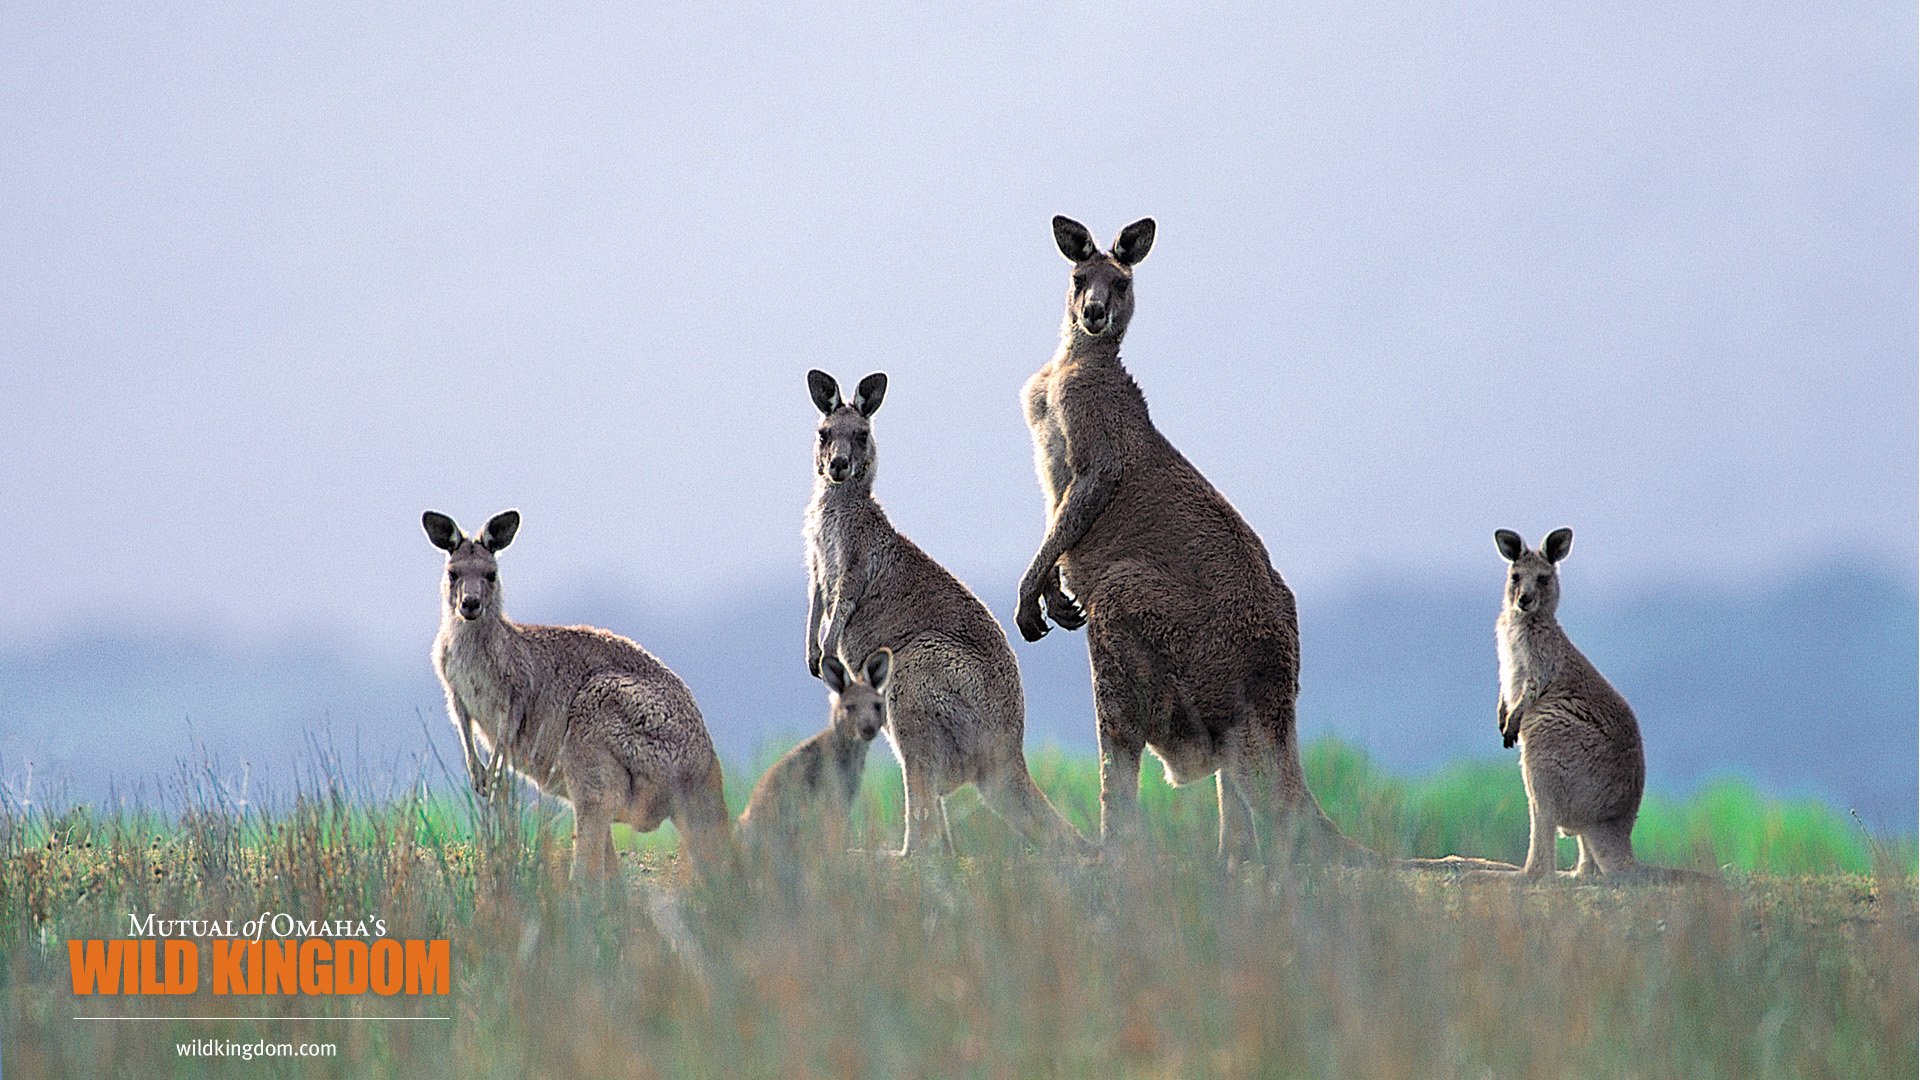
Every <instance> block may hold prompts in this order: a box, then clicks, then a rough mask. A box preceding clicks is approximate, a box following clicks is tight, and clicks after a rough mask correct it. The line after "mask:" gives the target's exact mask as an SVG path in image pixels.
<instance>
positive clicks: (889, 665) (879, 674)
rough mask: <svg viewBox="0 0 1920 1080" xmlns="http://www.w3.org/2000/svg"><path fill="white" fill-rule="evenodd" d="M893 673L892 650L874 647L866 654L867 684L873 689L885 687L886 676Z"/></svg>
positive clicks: (883, 688)
mask: <svg viewBox="0 0 1920 1080" xmlns="http://www.w3.org/2000/svg"><path fill="white" fill-rule="evenodd" d="M892 674H893V650H892V649H887V648H880V649H875V650H873V651H872V652H870V653H868V654H867V663H866V676H867V685H868V686H871V687H873V688H874V689H875V690H885V689H886V688H887V677H888V676H890V675H892Z"/></svg>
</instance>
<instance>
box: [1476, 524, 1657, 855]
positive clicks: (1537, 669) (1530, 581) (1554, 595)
mask: <svg viewBox="0 0 1920 1080" xmlns="http://www.w3.org/2000/svg"><path fill="white" fill-rule="evenodd" d="M1494 543H1495V546H1496V547H1498V548H1499V550H1500V555H1501V557H1502V558H1503V559H1505V560H1506V561H1507V564H1508V569H1507V583H1506V589H1505V598H1504V600H1503V602H1502V604H1501V607H1500V618H1499V621H1498V622H1497V623H1496V624H1495V633H1496V637H1497V643H1498V647H1499V653H1500V700H1499V704H1498V706H1497V708H1496V713H1495V716H1496V719H1497V720H1498V722H1499V726H1500V737H1501V741H1502V742H1503V743H1504V744H1505V745H1507V746H1512V745H1514V743H1516V742H1518V743H1519V744H1520V775H1521V777H1522V779H1524V780H1525V782H1526V787H1527V813H1528V815H1529V817H1530V818H1531V819H1532V826H1531V833H1530V835H1529V839H1528V842H1527V862H1526V865H1525V867H1524V868H1523V872H1524V873H1525V874H1527V875H1528V876H1529V877H1538V876H1541V875H1544V874H1547V873H1549V872H1551V871H1552V870H1553V869H1554V863H1555V850H1554V830H1555V829H1556V828H1557V829H1559V830H1560V831H1561V832H1563V833H1566V834H1568V835H1570V836H1574V837H1576V838H1578V840H1579V842H1580V860H1579V864H1578V865H1577V866H1576V867H1575V868H1574V873H1575V874H1576V875H1577V876H1580V877H1587V876H1591V875H1595V874H1624V873H1630V872H1636V871H1638V870H1639V869H1640V867H1639V864H1638V863H1637V862H1636V861H1635V859H1634V857H1633V823H1634V820H1635V818H1637V817H1638V816H1639V813H1640V795H1641V792H1642V790H1643V789H1644V787H1645V786H1646V778H1647V765H1646V757H1645V754H1644V752H1643V750H1642V749H1641V745H1640V725H1639V724H1638V722H1636V721H1635V720H1634V716H1633V710H1632V709H1631V708H1629V707H1628V705H1627V700H1626V698H1624V697H1621V696H1620V693H1619V691H1617V690H1615V689H1614V688H1613V686H1612V685H1611V684H1609V683H1608V682H1607V680H1606V679H1605V678H1604V677H1603V676H1601V674H1600V672H1599V670H1598V669H1596V668H1595V667H1594V666H1593V664H1592V663H1591V662H1589V661H1588V660H1587V658H1586V656H1584V655H1582V653H1581V652H1580V650H1579V649H1576V648H1574V646H1573V642H1572V641H1571V640H1569V639H1568V637H1567V634H1566V631H1564V630H1562V629H1560V621H1559V619H1558V618H1557V617H1556V614H1557V612H1558V611H1559V608H1560V569H1559V566H1558V565H1557V564H1558V563H1559V561H1560V560H1561V559H1563V558H1565V557H1566V554H1567V552H1568V551H1569V550H1570V549H1571V548H1572V546H1573V530H1571V529H1558V530H1556V531H1554V532H1553V533H1551V534H1550V535H1549V536H1548V537H1547V539H1546V541H1545V542H1543V543H1542V544H1541V545H1540V550H1534V549H1531V548H1528V547H1527V546H1526V544H1525V543H1524V542H1523V541H1522V540H1521V539H1520V536H1519V534H1517V533H1514V532H1511V531H1509V530H1507V529H1501V530H1499V531H1498V532H1496V533H1495V534H1494Z"/></svg>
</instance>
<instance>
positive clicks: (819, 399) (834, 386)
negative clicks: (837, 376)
mask: <svg viewBox="0 0 1920 1080" xmlns="http://www.w3.org/2000/svg"><path fill="white" fill-rule="evenodd" d="M807 392H808V393H809V394H812V395H813V407H814V408H816V409H819V410H820V411H821V412H822V413H830V412H832V411H833V410H835V409H837V408H839V407H840V406H842V405H844V404H846V402H844V401H841V400H840V384H839V383H837V382H835V381H834V378H833V376H831V375H829V374H827V373H826V372H824V371H821V370H820V369H819V368H815V369H814V370H812V371H809V372H807Z"/></svg>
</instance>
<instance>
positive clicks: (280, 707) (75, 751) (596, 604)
mask: <svg viewBox="0 0 1920 1080" xmlns="http://www.w3.org/2000/svg"><path fill="white" fill-rule="evenodd" d="M983 593H984V595H986V596H988V597H989V598H990V601H991V599H992V598H996V597H998V598H1005V597H1010V596H1012V595H1013V588H1012V584H1011V583H1010V582H1009V583H1001V584H999V585H998V586H994V585H991V584H989V585H987V587H986V588H984V589H983ZM1497 602H1498V598H1497V596H1493V595H1489V594H1488V591H1487V590H1485V589H1477V588H1476V589H1448V588H1439V587H1432V586H1420V585H1412V584H1393V583H1388V584H1383V585H1382V586H1381V587H1380V588H1378V589H1377V590H1369V591H1353V592H1348V593H1345V594H1343V595H1336V596H1327V597H1315V596H1302V597H1301V598H1300V603H1301V620H1302V634H1303V638H1304V641H1305V656H1304V663H1303V669H1304V670H1303V672H1302V683H1303V691H1302V697H1301V710H1300V711H1301V728H1302V733H1303V735H1304V736H1305V737H1307V738H1312V737H1314V736H1316V735H1321V734H1334V735H1338V736H1339V737H1341V738H1342V739H1345V740H1347V741H1349V742H1353V743H1357V744H1359V745H1361V746H1364V747H1365V748H1367V750H1368V751H1369V752H1370V753H1372V754H1373V756H1374V757H1375V758H1376V759H1377V760H1378V761H1379V762H1380V763H1381V764H1382V765H1384V766H1386V767H1387V768H1389V769H1393V770H1397V771H1406V772H1419V771H1423V770H1427V769H1431V768H1433V767H1436V766H1438V765H1440V764H1442V763H1444V762H1447V761H1450V760H1454V759H1458V758H1461V757H1499V756H1501V755H1502V753H1503V752H1502V751H1501V748H1500V744H1499V739H1498V736H1497V734H1496V733H1495V730H1494V721H1493V703H1494V695H1495V660H1494V651H1493V619H1494V615H1495V613H1496V607H1497ZM804 604H805V598H804V595H803V593H802V591H801V586H800V583H799V582H798V581H795V582H793V583H792V584H791V585H790V586H789V585H784V584H783V585H780V586H766V587H762V588H757V589H752V590H747V591H744V592H742V593H740V594H738V595H735V596H733V597H730V598H725V599H723V600H720V601H717V602H716V604H715V605H714V606H713V607H712V608H709V609H704V610H699V611H691V612H687V611H675V612H666V611H660V610H656V609H654V608H652V607H650V606H649V605H648V604H646V603H644V602H642V601H641V600H639V599H637V598H634V597H623V596H618V595H609V594H604V593H594V594H586V593H583V594H581V595H579V596H576V597H574V598H572V599H571V600H569V601H567V602H566V603H564V604H563V605H560V607H561V608H562V609H563V610H566V611H567V612H568V613H569V618H570V621H579V622H591V623H597V624H601V625H607V626H612V627H614V628H616V629H619V630H621V631H623V632H625V633H628V634H631V635H633V636H634V637H636V638H638V639H639V640H641V641H642V642H643V643H645V644H646V645H647V646H648V647H649V648H650V649H652V650H653V651H654V652H656V653H658V654H659V655H660V656H661V657H662V658H663V659H665V660H666V661H667V662H668V663H669V664H671V665H672V666H673V667H674V668H675V669H676V670H677V671H679V672H680V673H681V675H682V676H683V677H685V678H686V679H687V681H688V682H689V683H690V684H691V685H692V687H693V689H694V693H695V695H696V696H697V697H698V699H699V701H700V704H701V709H702V711H703V712H704V713H705V714H706V717H707V722H708V725H709V727H710V728H711V729H712V731H713V733H714V736H715V739H716V740H717V741H718V742H719V744H720V746H721V752H722V754H723V755H725V756H726V757H727V758H728V759H729V760H730V761H739V762H742V763H743V764H744V763H748V762H752V761H754V760H755V759H756V758H757V757H758V755H759V754H761V753H762V752H764V751H766V750H767V749H769V748H771V747H772V746H773V745H774V744H776V743H778V742H780V741H781V740H783V739H785V738H788V737H790V736H793V735H796V734H799V733H802V732H806V731H810V730H812V729H813V728H815V727H816V726H817V725H818V724H820V723H821V722H822V719H823V716H824V694H823V692H822V690H821V689H820V686H819V684H818V683H817V682H815V681H814V680H812V679H811V678H809V677H808V676H807V674H806V671H805V667H804V665H803V663H802V659H801V656H802V654H801V640H802V636H803V633H804V631H803V629H802V627H803V626H804V611H805V608H804ZM1567 605H1568V606H1567V607H1566V609H1565V610H1563V612H1562V617H1563V622H1564V623H1565V625H1566V626H1567V628H1568V631H1569V632H1570V633H1571V634H1572V635H1573V637H1574V640H1575V641H1576V642H1577V643H1578V644H1579V645H1580V647H1581V648H1582V649H1583V650H1584V651H1585V652H1586V653H1587V654H1588V655H1589V656H1590V657H1592V658H1593V659H1594V660H1595V662H1596V663H1598V664H1599V666H1600V668H1601V670H1602V671H1603V672H1605V673H1606V675H1607V677H1608V678H1609V679H1611V680H1612V681H1613V682H1614V684H1615V685H1616V686H1618V687H1619V688H1620V689H1621V690H1622V691H1623V692H1624V693H1625V694H1626V695H1627V698H1628V700H1630V701H1631V702H1632V703H1633V705H1634V708H1635V711H1636V712H1637V713H1638V714H1639V716H1640V721H1641V727H1642V730H1643V732H1644V734H1645V737H1646V743H1647V754H1648V761H1649V771H1650V774H1651V783H1652V785H1653V786H1654V787H1655V788H1657V789H1663V790H1668V791H1675V792H1684V791H1687V790H1690V789H1691V788H1692V787H1694V786H1696V785H1697V784H1698V783H1700V782H1701V781H1702V780H1704V779H1706V778H1708V777H1711V776H1713V775H1716V774H1720V773H1724V772H1735V773H1740V774H1744V775H1747V776H1750V777H1752V778H1753V779H1755V780H1756V781H1758V782H1759V783H1760V784H1761V785H1762V786H1763V787H1765V788H1768V789H1770V790H1773V791H1775V792H1779V793H1785V794H1812V795H1816V796H1819V797H1821V798H1823V799H1826V800H1828V801H1830V802H1832V803H1834V804H1835V805H1838V806H1841V807H1850V808H1855V809H1858V810H1859V811H1860V812H1861V814H1862V815H1863V816H1865V817H1866V818H1867V819H1868V820H1869V821H1870V822H1872V823H1874V824H1875V825H1876V826H1878V827H1886V828H1897V829H1899V830H1901V831H1909V832H1910V831H1912V830H1913V828H1914V825H1915V817H1916V787H1917V786H1920V785H1917V784H1916V761H1917V760H1920V747H1917V746H1916V742H1917V741H1920V673H1917V672H1916V667H1917V666H1920V665H1917V657H1920V627H1917V626H1916V622H1917V619H1916V612H1917V610H1920V600H1917V599H1916V596H1915V594H1914V591H1913V589H1912V588H1910V587H1908V586H1907V585H1905V584H1904V583H1901V582H1898V581H1895V580H1893V579H1891V578H1889V577H1888V576H1887V575H1885V574H1882V573H1877V572H1874V571H1871V570H1866V569H1861V568H1858V567H1848V566H1832V567H1827V568H1824V569H1821V570H1818V571H1815V572H1809V573H1806V574H1803V575H1800V576H1798V577H1795V578H1793V579H1791V580H1789V581H1787V582H1785V583H1783V584H1782V585H1780V586H1779V587H1777V588H1772V589H1769V590H1766V591H1761V592H1730V591H1709V590H1702V589H1697V588H1694V589H1681V588H1674V589H1668V590H1661V591H1649V592H1646V593H1643V594H1641V595H1639V596H1637V597H1635V598H1633V599H1630V600H1627V601H1623V602H1618V603H1610V604H1609V603H1592V604H1589V603H1585V602H1583V601H1582V599H1581V598H1580V597H1579V596H1578V595H1577V594H1576V595H1574V596H1572V597H1570V598H1569V600H1568V601H1567ZM1008 606H1009V605H1008V604H1004V603H1003V604H999V605H997V608H996V613H997V614H1000V615H1002V616H1004V615H1006V612H1005V611H1000V610H998V608H1005V607H1008ZM1018 651H1019V654H1020V663H1021V666H1022V670H1023V671H1024V673H1025V679H1026V684H1027V698H1028V712H1029V720H1028V741H1029V744H1030V745H1039V744H1042V743H1046V742H1049V741H1051V742H1058V743H1060V744H1062V745H1065V746H1068V747H1070V748H1080V749H1086V750H1091V749H1092V747H1093V719H1092V715H1093V714H1092V700H1091V695H1090V693H1089V689H1088V676H1087V660H1086V651H1085V645H1084V643H1083V641H1082V639H1081V638H1080V636H1079V635H1077V634H1066V633H1062V632H1058V631H1056V632H1055V633H1054V634H1052V635H1050V636H1049V637H1048V638H1047V639H1046V640H1044V641H1042V642H1040V643H1038V644H1035V645H1026V644H1024V643H1022V644H1020V645H1019V646H1018ZM423 726H424V730H425V731H426V732H427V733H428V734H427V735H426V736H423V734H422V730H423ZM429 737H430V738H431V739H432V740H433V741H434V743H435V744H436V745H437V746H438V748H439V752H440V754H441V757H442V758H443V759H444V761H445V763H446V765H447V766H448V767H449V768H451V769H453V770H455V771H458V770H459V768H460V763H459V753H458V750H457V748H456V746H455V743H454V739H453V735H452V729H451V727H450V725H449V724H448V723H447V721H446V719H445V715H444V706H443V705H442V702H441V697H440V692H439V687H438V685H437V684H436V683H435V682H434V680H433V675H432V672H431V670H430V669H429V667H428V663H427V659H426V642H424V641H422V642H421V643H420V645H419V647H418V648H416V649H412V650H405V651H404V654H396V655H381V656H368V655H362V654H357V653H355V652H354V651H353V650H351V649H348V648H345V647H342V646H339V645H337V644H329V643H325V642H314V643H302V642H290V641H279V642H270V643H265V644H262V645H259V646H257V647H251V648H231V647H221V646H216V645H213V644H209V643H207V642H203V641H196V640H193V639H191V638H184V637H171V638H169V637H162V636H157V635H154V634H131V633H115V632H86V633H83V632H75V633H73V634H70V635H68V636H66V637H63V638H61V639H58V640H56V641H52V642H42V643H37V644H27V643H18V642H12V643H9V642H0V783H5V784H6V785H7V786H8V789H9V790H10V791H12V792H13V794H14V795H15V797H18V795H19V794H20V788H21V785H22V781H23V780H24V776H25V769H26V765H25V763H26V762H27V761H28V760H31V761H32V762H33V763H34V773H35V784H36V794H37V795H38V796H39V797H40V798H41V799H42V801H44V800H45V799H46V797H47V796H49V795H52V794H55V793H57V792H64V793H66V794H68V795H72V796H77V797H88V798H93V797H99V796H101V795H103V794H105V793H106V792H107V791H108V790H109V788H110V787H112V788H114V789H115V790H119V791H123V792H124V791H131V790H134V789H135V788H136V787H137V786H139V785H140V784H141V783H143V782H144V783H145V784H147V785H148V787H149V789H151V785H152V783H153V781H154V780H155V779H156V778H160V777H171V776H173V775H177V773H178V769H179V762H180V761H181V760H182V759H190V760H194V761H198V760H199V759H200V754H199V753H198V752H197V751H196V749H195V745H196V742H197V743H199V744H202V745H204V746H205V747H208V748H212V749H214V750H217V753H216V754H215V755H214V757H215V758H216V760H217V763H218V770H217V771H218V773H219V774H220V776H221V779H222V782H223V783H228V784H237V783H238V782H239V778H240V776H241V775H242V771H243V763H246V765H247V766H248V767H249V768H250V772H249V773H248V775H249V780H250V782H251V783H252V784H255V785H259V784H263V783H264V784H270V785H275V786H281V785H283V784H284V782H285V781H287V780H288V779H290V778H291V777H292V775H293V770H294V768H295V767H296V765H297V763H300V762H307V763H309V764H310V763H311V762H312V761H313V760H314V755H313V754H312V752H311V748H312V746H313V745H314V744H316V743H317V744H320V745H324V746H328V747H331V748H332V749H333V750H335V751H337V752H339V754H340V755H341V757H342V759H343V760H348V761H352V762H355V763H358V764H359V765H360V766H362V767H364V770H365V776H364V778H365V779H366V780H368V781H369V782H371V783H373V784H375V785H376V786H384V785H387V784H404V783H406V782H408V781H409V779H410V778H412V777H413V776H415V775H416V774H417V770H418V769H419V768H420V760H421V754H422V750H423V747H424V746H425V745H426V740H427V738H429ZM1506 753H1507V754H1510V753H1511V752H1510V751H1508V752H1506ZM428 769H429V771H430V773H432V774H433V775H434V776H436V777H437V776H438V775H439V767H438V766H437V765H432V764H431V763H429V765H428Z"/></svg>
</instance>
